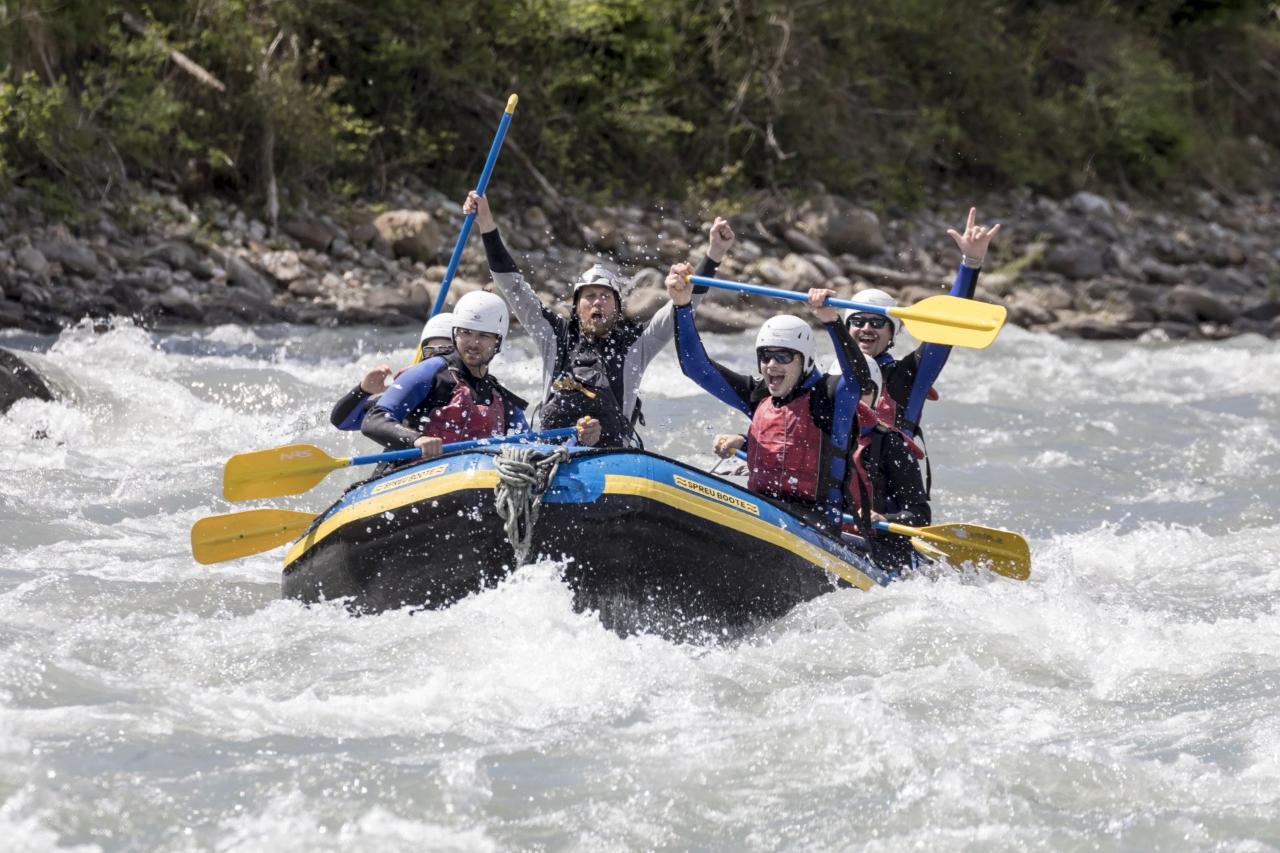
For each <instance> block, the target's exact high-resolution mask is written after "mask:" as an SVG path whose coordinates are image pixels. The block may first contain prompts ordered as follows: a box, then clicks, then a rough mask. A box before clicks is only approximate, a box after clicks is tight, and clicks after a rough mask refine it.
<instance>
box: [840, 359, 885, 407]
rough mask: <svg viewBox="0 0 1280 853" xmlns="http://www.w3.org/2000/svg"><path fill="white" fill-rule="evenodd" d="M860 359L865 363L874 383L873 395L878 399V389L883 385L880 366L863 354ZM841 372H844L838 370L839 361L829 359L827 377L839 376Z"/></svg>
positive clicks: (882, 374)
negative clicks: (874, 390) (829, 364)
mask: <svg viewBox="0 0 1280 853" xmlns="http://www.w3.org/2000/svg"><path fill="white" fill-rule="evenodd" d="M862 358H863V359H864V360H865V361H866V362H867V370H868V371H869V372H870V373H871V381H872V382H874V383H875V386H876V394H875V395H876V397H879V396H880V388H881V386H883V385H884V373H883V372H881V370H880V365H879V364H877V363H876V360H875V359H874V358H872V357H871V356H869V355H867V354H866V353H865V352H864V353H862ZM843 372H844V371H842V370H841V369H840V359H838V358H833V359H831V366H830V367H828V368H827V375H828V376H839V375H840V374H841V373H843Z"/></svg>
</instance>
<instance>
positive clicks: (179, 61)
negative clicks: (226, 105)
mask: <svg viewBox="0 0 1280 853" xmlns="http://www.w3.org/2000/svg"><path fill="white" fill-rule="evenodd" d="M120 19H121V20H122V21H123V22H124V28H125V29H126V30H128V31H129V32H131V33H133V34H134V35H135V36H145V35H146V34H147V27H146V25H145V24H143V23H142V21H140V20H138V19H137V18H135V17H134V16H133V15H131V14H129V13H128V12H121V13H120ZM165 46H166V47H168V45H165ZM169 59H171V60H173V64H174V65H176V66H178V67H179V68H181V69H182V70H183V71H185V72H187V73H188V74H190V75H191V76H192V77H194V78H195V79H196V80H198V81H199V82H200V83H203V84H204V85H206V86H208V87H209V88H210V89H215V90H217V91H219V92H225V91H227V87H226V85H225V84H224V83H223V82H222V81H221V80H219V79H218V78H217V77H214V76H213V75H212V74H210V73H209V72H208V71H207V70H205V69H204V68H202V67H201V66H200V64H199V63H197V62H196V61H195V60H193V59H192V58H191V57H189V56H187V55H186V54H185V53H183V52H182V51H180V50H178V49H177V48H173V47H171V48H169Z"/></svg>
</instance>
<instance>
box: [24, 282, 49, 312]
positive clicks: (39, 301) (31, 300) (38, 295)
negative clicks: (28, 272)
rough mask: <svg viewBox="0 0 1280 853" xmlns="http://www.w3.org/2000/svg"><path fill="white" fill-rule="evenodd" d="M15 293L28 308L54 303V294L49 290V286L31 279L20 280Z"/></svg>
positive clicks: (44, 306)
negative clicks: (41, 284)
mask: <svg viewBox="0 0 1280 853" xmlns="http://www.w3.org/2000/svg"><path fill="white" fill-rule="evenodd" d="M15 295H16V296H17V297H18V301H19V302H21V303H22V304H23V305H26V306H27V307H28V308H48V307H49V306H50V305H52V304H53V294H51V293H50V292H49V288H47V287H41V286H40V285H38V284H36V283H34V282H30V281H20V282H18V287H17V290H16V294H15Z"/></svg>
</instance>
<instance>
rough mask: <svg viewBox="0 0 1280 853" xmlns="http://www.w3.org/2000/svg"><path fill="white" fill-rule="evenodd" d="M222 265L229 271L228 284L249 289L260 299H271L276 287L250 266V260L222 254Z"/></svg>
mask: <svg viewBox="0 0 1280 853" xmlns="http://www.w3.org/2000/svg"><path fill="white" fill-rule="evenodd" d="M221 260H222V265H223V267H224V268H225V269H226V271H227V284H229V285H231V286H233V287H238V288H241V289H243V290H247V291H249V292H250V293H253V294H255V295H256V296H257V297H258V298H259V299H271V297H273V296H275V292H276V289H275V287H274V286H273V285H272V284H271V282H269V281H268V280H267V279H266V278H265V277H264V276H262V275H261V274H260V273H258V271H257V270H255V269H254V268H253V267H251V266H249V263H248V261H245V260H244V259H243V258H241V257H239V256H237V255H232V254H230V253H228V254H224V255H223V256H222V259H221Z"/></svg>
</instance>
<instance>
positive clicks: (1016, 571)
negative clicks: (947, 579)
mask: <svg viewBox="0 0 1280 853" xmlns="http://www.w3.org/2000/svg"><path fill="white" fill-rule="evenodd" d="M889 532H890V533H898V534H900V535H902V536H911V537H913V538H915V537H919V538H920V539H924V540H925V541H926V542H928V546H927V549H917V550H925V552H926V553H927V554H929V556H934V555H935V552H936V554H937V555H940V556H941V557H942V558H943V559H945V560H946V561H947V562H948V563H950V564H951V565H953V566H961V565H963V564H964V563H971V564H972V565H974V566H982V567H984V568H989V569H990V570H991V571H993V572H995V573H996V574H998V575H1003V576H1004V577H1006V578H1012V579H1013V580H1019V581H1024V580H1026V579H1027V578H1028V577H1030V575H1031V548H1030V547H1028V545H1027V540H1025V539H1023V538H1022V537H1021V536H1019V535H1018V534H1016V533H1011V532H1009V531H1008V530H997V529H995V528H994V527H981V526H979V525H977V524H935V525H933V526H931V527H907V526H906V525H902V524H890V525H889Z"/></svg>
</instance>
